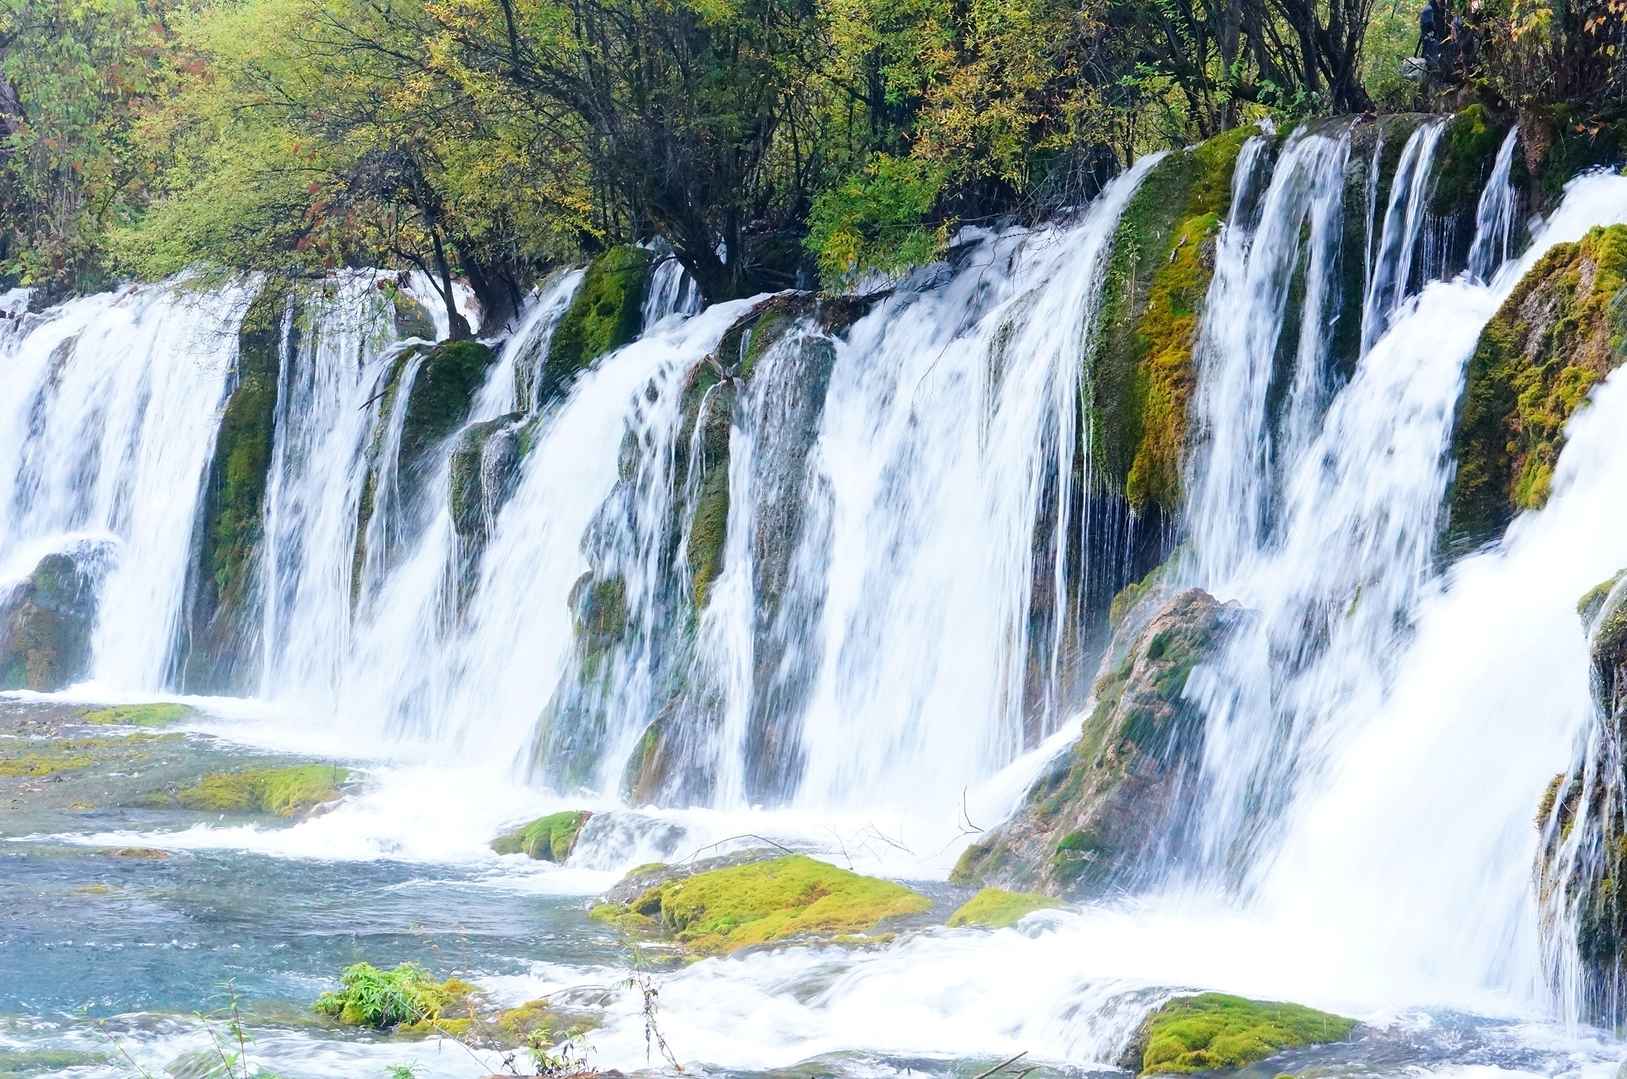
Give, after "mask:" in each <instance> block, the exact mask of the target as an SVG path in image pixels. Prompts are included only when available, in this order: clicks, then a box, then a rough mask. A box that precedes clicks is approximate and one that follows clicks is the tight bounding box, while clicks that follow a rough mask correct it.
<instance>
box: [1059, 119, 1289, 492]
mask: <svg viewBox="0 0 1627 1079" xmlns="http://www.w3.org/2000/svg"><path fill="white" fill-rule="evenodd" d="M1257 134H1258V132H1257V131H1255V130H1254V129H1253V128H1239V129H1237V130H1235V131H1231V132H1228V133H1226V134H1225V135H1222V136H1220V137H1218V138H1214V139H1210V140H1209V141H1208V142H1204V143H1200V144H1199V145H1197V146H1195V147H1192V148H1191V149H1189V150H1185V151H1178V152H1176V153H1172V154H1170V155H1169V156H1168V157H1166V158H1165V159H1164V160H1163V161H1160V162H1159V163H1158V164H1157V165H1156V166H1155V167H1154V168H1153V169H1152V171H1151V172H1149V173H1148V174H1147V176H1146V177H1145V178H1144V179H1143V180H1142V182H1141V186H1140V187H1139V188H1138V189H1137V191H1136V193H1135V195H1134V196H1133V197H1132V198H1131V199H1130V202H1129V204H1128V205H1127V206H1126V207H1125V210H1124V214H1123V216H1122V217H1121V218H1120V219H1119V224H1118V228H1117V229H1116V230H1115V232H1114V235H1113V247H1112V253H1111V255H1110V256H1109V261H1108V266H1107V278H1106V282H1105V285H1104V287H1103V290H1102V296H1101V300H1100V304H1101V307H1100V318H1099V325H1100V335H1099V340H1098V344H1097V347H1096V350H1095V355H1094V360H1093V363H1092V364H1091V372H1092V373H1091V390H1090V401H1091V411H1092V417H1091V420H1092V422H1091V425H1090V430H1091V436H1092V439H1093V443H1092V446H1091V447H1090V450H1091V454H1092V456H1093V458H1094V459H1095V461H1096V462H1097V468H1098V475H1101V476H1104V477H1105V478H1106V479H1107V480H1108V482H1109V483H1110V484H1112V485H1113V486H1114V487H1115V488H1116V489H1118V490H1121V491H1123V493H1124V495H1125V497H1126V498H1127V499H1128V501H1129V503H1130V505H1131V506H1132V507H1134V508H1135V509H1137V510H1142V509H1145V508H1148V507H1154V506H1155V507H1158V508H1161V509H1163V510H1165V511H1166V512H1170V513H1173V512H1174V511H1175V510H1177V509H1178V508H1179V505H1180V491H1181V459H1182V455H1183V453H1184V449H1185V443H1186V430H1187V413H1188V402H1189V400H1190V398H1191V394H1192V387H1193V385H1194V381H1195V377H1194V372H1193V365H1192V350H1193V346H1194V345H1195V344H1196V343H1197V335H1198V326H1199V323H1200V321H1201V318H1202V310H1203V301H1204V298H1205V296H1206V295H1207V294H1208V290H1209V280H1210V278H1211V276H1212V275H1213V273H1214V238H1215V236H1216V234H1217V233H1218V232H1219V230H1220V227H1221V225H1222V224H1223V223H1224V222H1225V219H1226V214H1227V211H1228V210H1229V208H1230V206H1231V196H1232V173H1233V171H1234V168H1235V166H1236V163H1237V157H1238V154H1239V153H1240V152H1241V150H1242V148H1243V144H1244V143H1245V142H1247V141H1248V140H1249V139H1250V138H1252V137H1254V136H1255V135H1257Z"/></svg>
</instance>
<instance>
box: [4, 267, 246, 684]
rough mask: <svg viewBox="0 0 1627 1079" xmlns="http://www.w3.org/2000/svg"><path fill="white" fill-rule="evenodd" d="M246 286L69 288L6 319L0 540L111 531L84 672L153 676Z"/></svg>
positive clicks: (100, 677) (166, 664) (182, 582)
mask: <svg viewBox="0 0 1627 1079" xmlns="http://www.w3.org/2000/svg"><path fill="white" fill-rule="evenodd" d="M251 295H252V290H251V288H250V286H249V285H248V284H246V283H245V284H235V285H230V286H227V287H225V288H222V289H218V290H214V291H211V292H194V291H192V290H189V289H188V288H187V287H186V286H185V284H184V282H178V283H173V284H170V285H155V286H150V287H143V288H136V289H128V290H125V291H123V292H119V293H106V294H103V295H99V296H91V297H87V298H84V299H80V300H73V301H71V302H69V303H66V304H64V305H62V306H60V307H57V308H53V309H52V310H51V311H50V312H48V313H46V314H44V315H39V316H34V315H24V316H21V317H19V318H18V319H16V320H14V323H15V324H14V325H13V326H11V327H10V328H9V329H8V337H7V341H6V346H7V349H8V352H9V355H8V357H7V383H8V391H7V394H6V402H5V404H3V405H0V459H4V460H5V461H7V462H9V463H10V467H8V469H7V470H6V472H5V475H4V476H0V550H5V551H7V552H8V553H9V552H12V551H15V550H17V549H19V548H22V547H25V546H30V547H33V548H35V549H38V548H40V547H41V546H42V545H43V546H45V547H49V546H51V543H52V537H62V538H63V539H64V541H66V540H68V539H69V538H70V537H77V536H78V535H79V534H83V533H96V534H102V535H106V536H110V537H113V539H114V547H113V550H112V552H111V555H110V558H111V567H110V569H109V570H108V571H107V574H106V577H105V579H104V580H103V583H102V586H101V602H100V604H99V609H100V617H99V619H98V622H97V625H96V630H95V636H94V640H93V643H92V649H91V654H92V665H91V676H92V678H93V679H94V680H96V681H98V682H102V683H105V684H108V685H112V686H117V687H120V688H137V689H147V690H155V689H160V688H162V687H163V686H164V685H165V684H166V681H167V679H168V677H169V675H170V673H171V664H172V663H173V661H174V658H175V656H174V653H175V647H176V642H177V637H178V634H179V628H180V619H181V609H182V600H183V597H184V595H185V592H186V576H187V569H188V553H189V550H190V539H191V536H192V529H193V522H194V519H195V517H196V514H197V506H198V499H199V494H200V491H201V489H202V485H203V477H204V471H205V469H206V467H207V465H208V462H209V455H210V452H211V449H212V448H213V444H214V437H215V426H216V423H217V422H218V420H219V408H220V402H221V400H222V398H223V397H224V395H225V392H226V385H227V379H228V377H229V375H230V372H231V369H232V363H233V359H234V357H235V355H236V350H237V336H236V328H237V320H238V319H239V318H241V317H242V314H243V311H244V309H245V307H246V306H247V303H248V300H249V297H250V296H251Z"/></svg>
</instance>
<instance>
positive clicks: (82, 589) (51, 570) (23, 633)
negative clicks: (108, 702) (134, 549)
mask: <svg viewBox="0 0 1627 1079" xmlns="http://www.w3.org/2000/svg"><path fill="white" fill-rule="evenodd" d="M108 550H109V549H108V547H107V546H106V545H105V544H92V545H88V546H85V547H83V548H81V549H78V550H75V551H73V552H67V551H58V552H55V553H52V554H48V555H46V556H45V557H44V558H42V559H40V561H39V564H38V565H36V566H35V567H34V569H33V571H32V572H31V573H29V575H28V577H27V578H26V579H24V580H23V581H22V583H20V584H18V585H17V586H16V587H15V588H13V589H11V590H10V593H9V595H6V596H4V597H0V690H8V689H31V690H35V691H37V692H41V693H52V692H55V691H57V690H61V689H65V688H67V687H68V686H69V685H71V684H72V683H73V682H75V681H76V680H78V679H79V678H81V677H83V676H84V674H85V673H86V672H87V671H88V670H89V669H90V661H91V634H92V633H93V632H94V630H95V628H96V612H97V608H98V597H97V591H98V589H99V587H100V584H101V580H102V576H103V570H104V568H105V565H106V560H107V556H108Z"/></svg>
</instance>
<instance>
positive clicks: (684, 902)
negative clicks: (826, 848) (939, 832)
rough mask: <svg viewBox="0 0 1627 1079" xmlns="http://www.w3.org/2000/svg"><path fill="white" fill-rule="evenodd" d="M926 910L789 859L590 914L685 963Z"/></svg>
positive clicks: (716, 874)
mask: <svg viewBox="0 0 1627 1079" xmlns="http://www.w3.org/2000/svg"><path fill="white" fill-rule="evenodd" d="M931 907H932V901H931V900H930V899H928V898H927V897H926V896H924V895H921V894H919V893H918V892H914V891H912V890H910V889H909V888H906V887H904V886H903V885H902V884H895V883H894V882H892V881H887V880H880V879H878V878H876V877H866V876H861V875H859V874H857V873H850V872H848V871H847V870H845V869H838V868H837V867H836V866H833V865H830V864H829V863H826V862H821V861H818V860H816V859H813V858H809V857H807V856H806V855H802V854H790V855H785V856H783V857H778V858H769V859H767V860H763V861H754V862H750V863H748V864H744V865H733V866H726V867H723V868H718V869H711V870H706V871H704V872H699V873H695V874H693V875H690V876H684V877H681V878H679V879H676V880H668V881H665V882H662V883H657V884H654V885H652V886H650V887H649V888H647V889H646V890H645V891H644V892H642V893H641V894H640V895H638V896H636V897H634V898H633V899H631V900H630V901H628V902H625V903H621V904H617V903H606V904H602V905H600V906H599V907H595V908H594V912H593V913H594V917H595V918H598V919H599V920H602V921H609V922H611V923H613V924H618V925H620V926H622V927H623V928H639V927H643V928H645V929H647V930H648V931H649V932H652V933H657V934H659V935H661V936H663V937H665V938H666V939H668V940H671V941H673V942H674V943H676V944H678V945H679V946H681V947H682V948H683V949H684V950H685V951H687V952H689V953H690V954H692V955H721V954H727V953H730V952H735V951H739V950H740V949H742V948H748V947H752V946H756V945H763V944H775V943H779V942H782V941H788V940H794V939H798V938H802V937H808V936H812V937H820V938H831V937H837V936H843V935H847V934H855V933H867V932H869V931H871V930H873V929H875V928H876V927H877V926H879V925H881V924H882V923H883V922H885V921H887V920H889V919H892V918H899V917H903V916H906V915H910V914H920V913H922V912H924V911H927V910H929V909H931Z"/></svg>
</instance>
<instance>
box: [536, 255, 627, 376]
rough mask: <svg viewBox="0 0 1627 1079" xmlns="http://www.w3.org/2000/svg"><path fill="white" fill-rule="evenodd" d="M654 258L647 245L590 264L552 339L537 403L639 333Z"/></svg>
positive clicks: (602, 257) (605, 256)
mask: <svg viewBox="0 0 1627 1079" xmlns="http://www.w3.org/2000/svg"><path fill="white" fill-rule="evenodd" d="M650 261H651V255H650V253H649V252H648V251H645V250H644V249H643V248H639V247H613V248H611V249H610V250H609V251H606V252H605V253H604V254H602V255H600V256H599V257H598V258H596V259H594V260H593V262H592V264H591V265H589V266H588V268H587V272H586V273H585V274H584V275H583V277H582V284H581V287H580V288H578V289H577V290H576V295H575V296H574V297H573V298H572V300H571V305H570V307H569V308H567V309H566V311H565V314H564V316H563V317H562V318H561V319H560V320H559V325H558V326H557V327H555V328H554V335H553V337H552V339H551V340H550V341H549V343H548V359H547V360H546V362H545V363H544V364H543V370H542V386H541V387H540V388H539V403H543V402H546V401H548V400H549V399H550V398H552V397H553V396H555V395H557V394H558V393H560V392H561V391H563V390H564V388H565V387H566V386H567V385H569V384H570V382H571V380H572V379H574V378H575V377H576V375H577V374H578V373H579V372H580V371H582V370H583V369H584V368H586V367H588V366H589V365H590V364H592V363H593V361H594V360H596V359H598V358H599V357H600V356H603V355H604V354H605V353H607V352H610V351H612V350H613V349H617V348H620V347H621V346H622V345H625V344H627V342H629V341H631V340H632V339H633V338H634V337H636V336H638V331H639V329H640V327H641V325H642V319H643V307H644V291H645V287H646V285H647V283H648V281H649V276H650Z"/></svg>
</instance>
